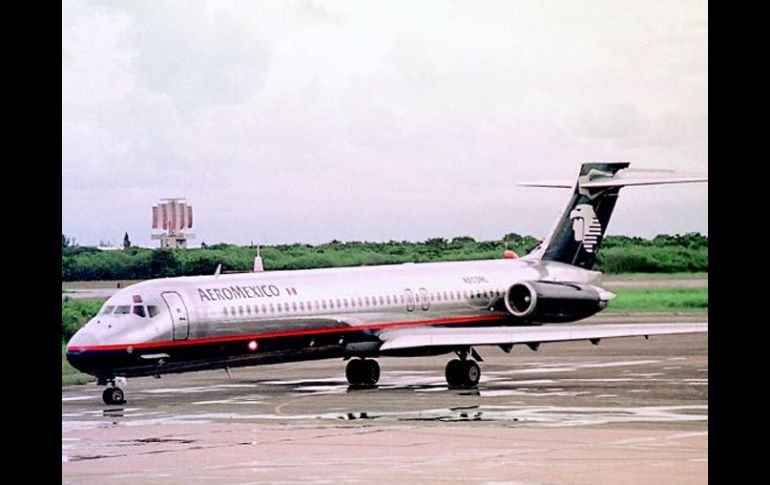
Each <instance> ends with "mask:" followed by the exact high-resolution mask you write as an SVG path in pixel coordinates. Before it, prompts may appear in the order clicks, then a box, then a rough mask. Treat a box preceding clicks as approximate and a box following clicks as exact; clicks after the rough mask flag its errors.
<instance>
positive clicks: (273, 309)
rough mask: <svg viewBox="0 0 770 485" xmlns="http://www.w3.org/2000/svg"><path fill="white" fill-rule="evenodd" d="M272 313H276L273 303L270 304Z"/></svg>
mask: <svg viewBox="0 0 770 485" xmlns="http://www.w3.org/2000/svg"><path fill="white" fill-rule="evenodd" d="M270 313H275V307H274V306H273V304H272V303H271V304H270Z"/></svg>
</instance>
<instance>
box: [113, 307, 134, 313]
mask: <svg viewBox="0 0 770 485" xmlns="http://www.w3.org/2000/svg"><path fill="white" fill-rule="evenodd" d="M129 313H131V306H129V305H121V306H119V307H118V308H116V309H115V315H127V314H129Z"/></svg>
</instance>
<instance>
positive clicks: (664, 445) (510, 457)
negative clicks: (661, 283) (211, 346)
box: [62, 314, 708, 484]
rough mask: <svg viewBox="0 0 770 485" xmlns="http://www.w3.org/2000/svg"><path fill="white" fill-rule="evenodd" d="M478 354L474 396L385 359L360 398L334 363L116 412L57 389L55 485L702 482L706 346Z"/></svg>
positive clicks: (430, 371)
mask: <svg viewBox="0 0 770 485" xmlns="http://www.w3.org/2000/svg"><path fill="white" fill-rule="evenodd" d="M707 319H708V318H707V316H706V315H705V314H685V315H678V316H672V315H648V316H645V317H640V316H639V315H632V316H628V317H624V316H620V315H614V316H613V315H609V316H606V315H605V316H601V317H596V318H593V319H591V321H593V322H595V323H609V322H612V321H616V322H623V323H628V322H630V321H707ZM478 350H479V352H480V354H481V356H482V357H483V358H484V362H482V363H481V368H482V378H481V383H480V385H479V388H478V390H450V389H448V388H447V386H446V383H445V381H444V376H443V372H444V366H445V364H446V362H447V360H448V359H449V356H442V357H431V358H403V359H395V358H383V359H379V362H380V365H381V367H382V377H381V380H380V383H379V386H378V387H377V388H376V389H365V390H360V389H349V388H348V386H347V384H346V381H345V377H344V370H345V363H344V362H342V361H338V360H333V361H318V362H310V363H307V362H306V363H296V364H281V365H274V366H265V367H252V368H241V369H234V370H232V377H231V378H230V377H228V376H227V375H226V373H225V372H224V371H211V372H200V373H192V374H183V375H171V376H164V377H163V378H162V379H154V378H139V379H133V380H130V381H129V382H128V385H127V386H125V387H124V389H125V390H126V395H127V399H128V403H127V404H125V405H123V406H105V405H104V404H103V403H102V401H101V388H100V387H97V386H96V385H93V384H92V385H86V386H70V387H65V388H62V474H63V475H62V481H63V482H64V483H81V482H86V481H87V482H89V483H178V482H179V481H180V480H181V479H182V478H183V481H184V482H185V483H211V482H226V483H265V482H268V483H279V482H280V483H299V482H302V483H341V482H353V483H355V482H360V481H367V482H375V483H381V482H391V481H393V480H398V481H399V482H402V481H412V482H421V483H425V482H427V483H447V482H453V483H454V482H458V483H479V482H495V483H569V484H573V483H574V484H583V483H661V482H665V483H705V482H707V471H708V336H707V335H703V334H700V335H680V336H659V337H651V338H650V340H649V341H646V340H645V339H644V338H623V339H608V340H603V341H602V342H601V343H600V345H598V346H594V345H591V344H590V343H588V342H576V343H562V344H558V343H555V344H550V345H549V344H546V345H543V346H542V347H541V348H540V350H539V351H537V352H533V351H531V350H530V349H528V348H527V347H525V346H520V347H518V346H517V347H515V348H514V350H513V352H512V353H511V354H506V353H504V352H503V351H502V350H501V349H499V348H497V347H481V348H479V349H478Z"/></svg>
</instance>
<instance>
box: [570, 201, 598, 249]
mask: <svg viewBox="0 0 770 485" xmlns="http://www.w3.org/2000/svg"><path fill="white" fill-rule="evenodd" d="M569 218H570V220H572V231H573V232H574V235H575V241H577V242H582V243H583V248H584V249H585V250H586V252H587V253H593V252H594V251H595V250H596V244H597V242H598V241H599V237H600V236H601V235H602V225H601V223H600V222H599V218H598V217H596V212H594V208H593V207H591V205H590V204H579V205H577V206H575V208H574V209H573V210H572V212H570V213H569Z"/></svg>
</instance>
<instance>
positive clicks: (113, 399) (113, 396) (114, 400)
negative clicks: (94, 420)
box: [102, 387, 126, 404]
mask: <svg viewBox="0 0 770 485" xmlns="http://www.w3.org/2000/svg"><path fill="white" fill-rule="evenodd" d="M102 399H103V400H104V404H125V402H126V398H125V395H124V394H123V389H121V388H119V387H108V388H107V389H105V390H104V392H103V393H102Z"/></svg>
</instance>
